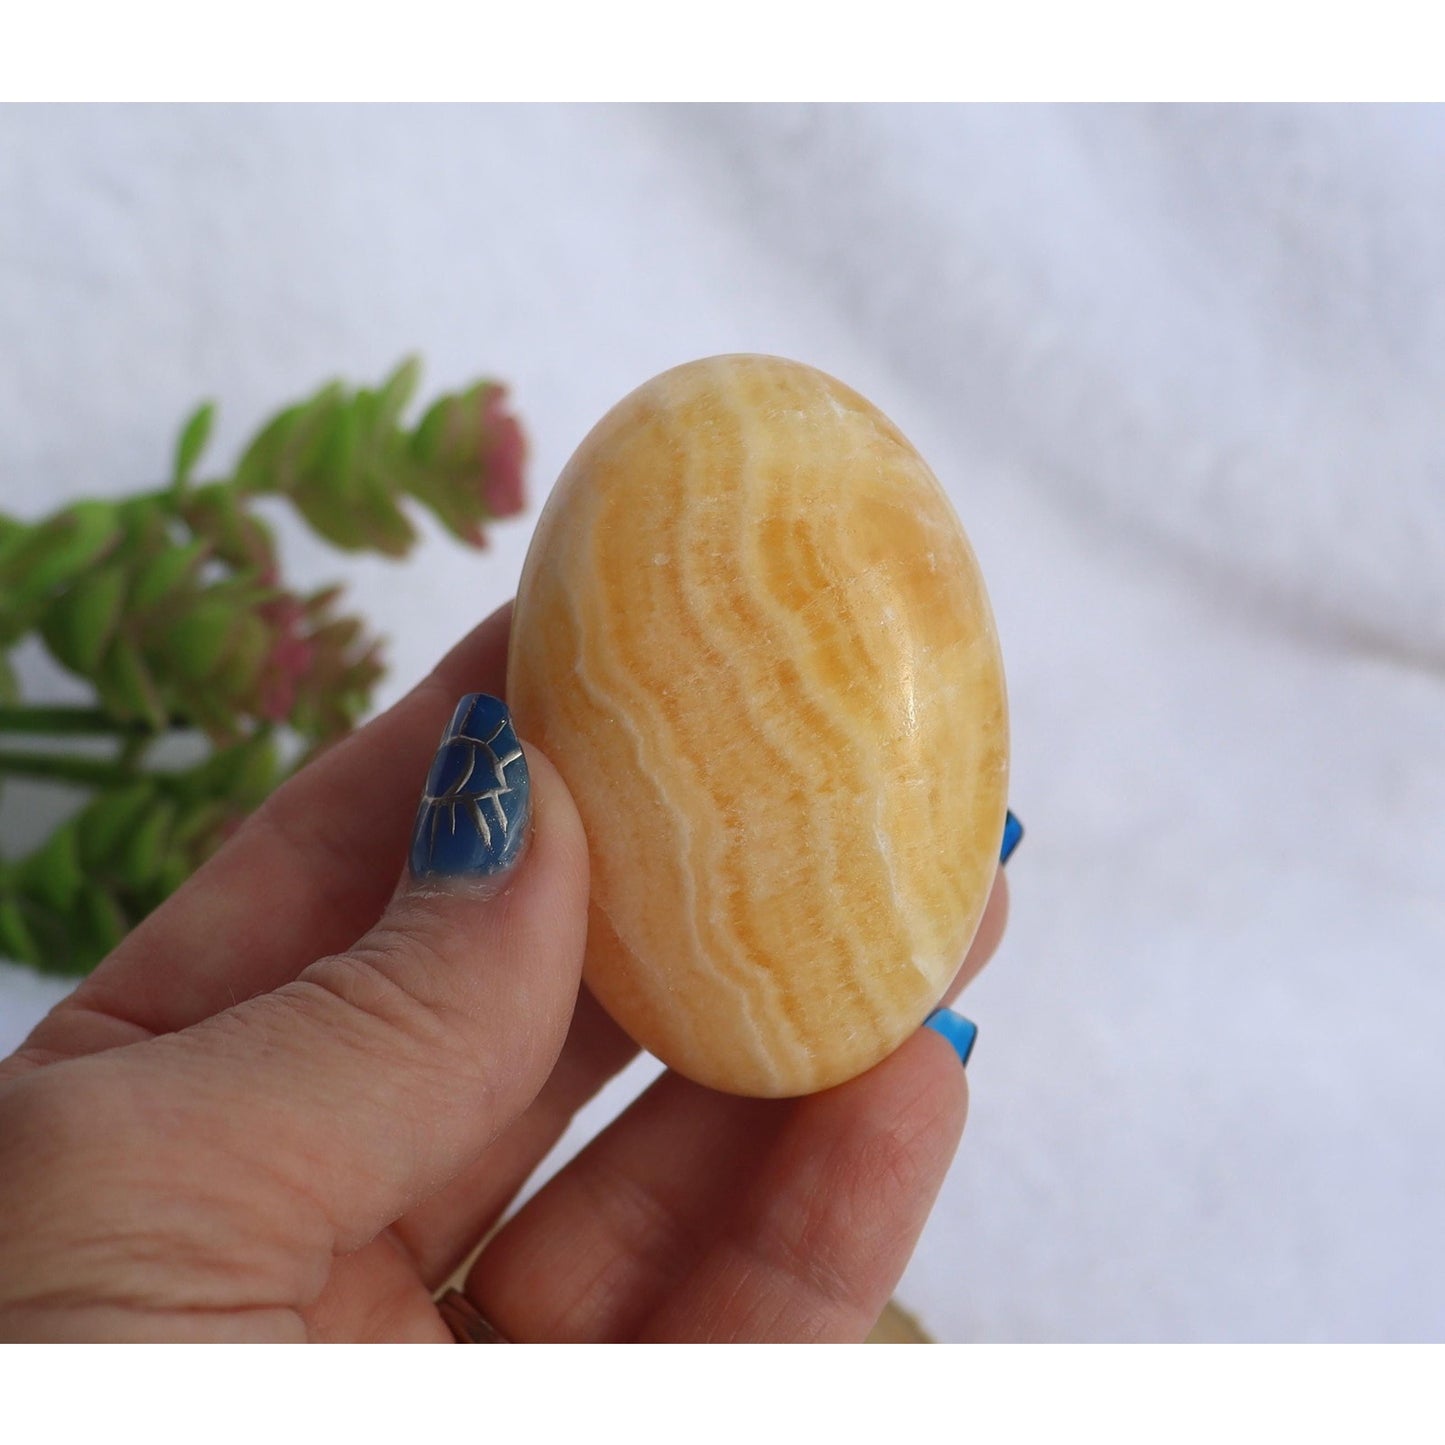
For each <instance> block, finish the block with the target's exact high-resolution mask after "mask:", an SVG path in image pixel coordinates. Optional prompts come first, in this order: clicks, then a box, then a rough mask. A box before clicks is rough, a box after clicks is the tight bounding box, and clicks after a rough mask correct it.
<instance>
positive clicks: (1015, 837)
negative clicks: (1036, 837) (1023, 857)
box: [998, 813, 1024, 863]
mask: <svg viewBox="0 0 1445 1445" xmlns="http://www.w3.org/2000/svg"><path fill="white" fill-rule="evenodd" d="M1023 840H1024V825H1023V824H1022V823H1020V822H1019V820H1018V819H1017V818H1015V817H1014V815H1013V814H1012V813H1009V815H1008V816H1007V817H1006V818H1005V819H1004V820H1003V847H1002V848H1001V849H1000V850H999V855H998V861H999V862H1000V863H1007V862H1008V860H1009V859H1010V858H1012V857H1013V855H1014V849H1015V848H1017V847H1018V845H1019V844H1020V843H1022V842H1023Z"/></svg>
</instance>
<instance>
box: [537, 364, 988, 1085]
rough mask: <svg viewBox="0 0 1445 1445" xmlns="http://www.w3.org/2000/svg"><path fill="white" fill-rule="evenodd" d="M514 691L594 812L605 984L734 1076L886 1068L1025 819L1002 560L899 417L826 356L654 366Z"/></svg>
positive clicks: (598, 948) (548, 567) (549, 524)
mask: <svg viewBox="0 0 1445 1445" xmlns="http://www.w3.org/2000/svg"><path fill="white" fill-rule="evenodd" d="M508 693H509V701H510V703H511V706H512V709H513V713H514V716H515V718H516V723H517V728H518V731H519V732H520V734H521V735H522V736H523V737H524V738H526V739H527V740H528V741H530V742H535V743H536V744H537V745H538V746H539V747H541V749H542V750H543V751H544V752H545V753H546V754H547V756H548V757H550V758H551V759H552V761H553V762H554V763H555V764H556V766H557V767H558V769H559V770H560V771H561V773H562V775H563V777H564V778H565V779H566V780H567V783H568V785H569V787H570V788H571V790H572V793H573V796H574V797H575V798H576V800H577V806H578V808H579V809H580V811H581V814H582V820H583V823H584V824H585V826H586V830H587V837H588V842H589V846H590V851H591V859H592V905H591V916H590V920H589V928H588V939H587V961H586V980H587V983H588V985H589V986H590V987H591V989H592V991H593V992H594V993H595V994H596V996H597V997H598V999H599V1000H600V1001H601V1002H602V1004H603V1005H604V1007H606V1008H607V1010H608V1011H609V1012H610V1013H611V1014H612V1016H613V1017H614V1018H615V1019H616V1020H617V1022H618V1023H619V1024H621V1025H622V1027H623V1028H624V1029H626V1030H627V1032H628V1033H629V1034H631V1035H632V1037H633V1038H634V1039H636V1040H637V1042H638V1043H640V1044H641V1045H643V1047H645V1048H646V1049H648V1050H650V1051H651V1052H652V1053H653V1054H655V1055H656V1056H657V1057H658V1058H660V1059H661V1060H663V1062H665V1063H666V1064H668V1065H670V1066H671V1067H672V1068H673V1069H676V1070H677V1071H678V1072H679V1073H682V1074H686V1075H688V1076H689V1077H690V1078H693V1079H696V1080H698V1081H700V1082H701V1083H704V1084H708V1085H711V1086H712V1087H714V1088H718V1089H724V1090H727V1091H730V1092H733V1093H740V1094H757V1095H773V1096H776V1095H791V1094H803V1093H809V1092H812V1091H814V1090H817V1089H822V1088H826V1087H827V1086H829V1085H831V1084H836V1083H839V1082H841V1081H842V1080H844V1079H848V1078H851V1077H852V1076H853V1075H855V1074H858V1073H861V1072H862V1071H863V1070H864V1069H867V1068H869V1067H870V1066H871V1065H873V1064H874V1063H876V1062H878V1060H880V1059H882V1058H883V1057H885V1056H886V1055H887V1054H888V1053H890V1052H891V1051H892V1050H893V1049H894V1048H896V1047H897V1046H898V1044H900V1043H901V1042H902V1041H903V1039H904V1038H906V1037H907V1036H908V1034H909V1033H910V1032H912V1030H914V1029H916V1028H917V1027H918V1026H919V1025H920V1024H921V1023H922V1022H923V1020H924V1018H925V1017H926V1016H927V1015H928V1013H929V1012H930V1010H931V1009H932V1008H933V1007H934V1006H935V1005H936V1004H937V1002H938V999H939V997H940V995H941V994H942V992H943V990H944V988H945V987H946V986H947V984H948V982H949V980H950V979H951V978H952V976H953V974H954V972H955V970H956V969H957V967H958V965H959V963H960V962H961V961H962V959H963V956H964V954H965V952H966V951H967V948H968V945H969V942H970V941H971V940H972V938H973V935H974V932H975V930H976V929H977V927H978V923H979V920H980V917H981V916H982V913H983V908H984V904H985V902H986V901H987V897H988V893H989V889H990V887H991V886H992V882H993V877H994V871H995V868H996V866H997V861H998V856H999V842H1000V839H1001V837H1002V835H1003V827H1004V813H1005V801H1006V792H1007V780H1008V717H1007V705H1006V701H1005V694H1004V679H1003V667H1002V662H1001V659H1000V656H999V648H998V640H997V636H996V634H995V631H994V623H993V617H992V613H991V611H990V609H989V603H988V598H987V595H986V593H985V591H984V586H983V579H982V577H981V576H980V574H979V569H978V563H977V562H976V560H975V559H974V555H973V551H972V549H971V548H970V546H969V543H968V539H967V537H966V536H965V535H964V532H963V528H962V527H961V526H960V525H959V521H958V518H957V517H956V515H955V514H954V511H953V509H952V507H951V506H950V504H949V501H948V498H947V497H946V496H945V494H944V492H943V489H942V488H941V487H940V486H939V484H938V482H937V480H936V479H935V477H934V476H933V474H932V472H930V471H929V469H928V467H927V466H926V465H925V463H924V461H923V459H922V458H921V457H920V456H919V455H918V453H917V452H916V451H915V450H914V449H913V447H912V446H910V445H909V443H908V441H907V440H906V439H905V438H904V436H903V435H902V434H901V433H900V432H899V431H898V429H897V428H896V427H895V426H894V425H893V424H892V422H890V421H889V420H888V418H887V417H885V416H884V415H883V414H882V413H881V412H879V411H878V410H877V408H876V407H874V406H872V405H870V404H869V403H868V402H867V401H865V400H864V399H863V398H862V397H861V396H859V395H858V394H857V393H856V392H854V391H851V390H849V388H848V387H846V386H844V385H842V384H841V383H840V382H838V381H835V380H834V379H833V378H831V377H829V376H825V375H824V374H823V373H821V372H819V371H815V370H813V369H812V368H811V367H807V366H802V365H799V364H798V363H796V362H791V361H784V360H780V359H778V358H776V357H767V356H720V357H713V358H710V359H708V360H705V361H697V362H693V363H691V364H689V365H686V366H680V367H677V368H676V369H674V370H672V371H668V372H665V373H663V374H662V375H661V376H658V377H656V378H654V379H653V380H652V381H650V382H648V383H647V384H646V385H645V386H642V387H640V388H639V389H638V390H636V391H634V392H633V393H632V394H631V395H630V396H628V397H626V398H625V399H624V400H623V401H621V402H620V403H619V404H618V405H617V406H616V407H614V408H613V409H612V410H611V411H610V412H609V413H608V414H607V415H606V416H605V417H604V418H603V419H602V420H601V421H600V422H599V423H598V424H597V426H596V427H594V428H593V430H592V432H591V433H590V434H589V435H588V437H587V438H586V440H585V441H583V443H582V445H581V446H580V447H578V449H577V451H576V453H575V454H574V456H573V457H572V459H571V461H570V462H568V464H567V467H566V469H565V470H564V471H563V473H562V476H561V478H560V479H559V481H558V483H557V486H556V488H555V490H554V491H553V493H552V495H551V498H550V499H549V501H548V503H547V506H546V509H545V510H544V512H543V514H542V517H541V519H540V521H539V523H538V527H537V532H536V536H535V538H534V540H533V543H532V548H531V551H530V553H529V554H528V557H527V563H526V567H525V568H524V571H523V575H522V581H521V585H520V587H519V589H518V595H517V604H516V612H515V614H514V620H513V624H512V638H511V661H510V673H509V678H508Z"/></svg>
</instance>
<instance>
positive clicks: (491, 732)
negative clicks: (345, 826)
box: [411, 692, 532, 878]
mask: <svg viewBox="0 0 1445 1445" xmlns="http://www.w3.org/2000/svg"><path fill="white" fill-rule="evenodd" d="M531 806H532V788H531V783H530V782H529V780H528V777H527V759H526V757H525V756H524V755H523V753H522V745H521V744H520V743H519V742H518V741H517V732H516V729H515V728H514V727H513V726H512V715H511V713H509V712H508V711H507V705H506V703H504V702H503V701H502V700H501V699H500V698H495V697H488V696H487V695H486V693H482V692H474V693H471V694H469V695H468V696H467V697H464V698H463V699H462V700H461V701H460V702H459V703H458V704H457V710H456V712H454V713H453V714H452V720H451V722H449V723H448V724H447V729H446V731H445V732H444V733H443V734H442V741H441V746H440V747H439V748H438V749H437V753H436V757H434V758H433V759H432V765H431V772H430V773H428V774H427V780H426V791H425V792H424V793H423V794H422V799H421V807H419V808H418V809H417V814H416V826H415V828H414V829H413V830H412V835H411V871H412V873H413V874H414V875H415V876H416V877H418V878H428V877H437V876H445V877H453V876H459V875H466V874H480V875H482V876H486V875H489V874H494V873H502V872H505V871H506V869H508V868H510V867H511V866H512V864H513V863H515V862H516V861H517V855H518V854H519V853H520V852H521V850H522V843H523V841H524V840H525V838H526V835H527V819H528V817H529V815H530V813H531Z"/></svg>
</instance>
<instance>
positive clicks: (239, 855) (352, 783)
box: [21, 604, 511, 1062]
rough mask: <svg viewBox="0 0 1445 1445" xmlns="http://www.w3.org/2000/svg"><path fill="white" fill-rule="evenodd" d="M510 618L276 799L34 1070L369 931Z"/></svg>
mask: <svg viewBox="0 0 1445 1445" xmlns="http://www.w3.org/2000/svg"><path fill="white" fill-rule="evenodd" d="M510 622H511V606H510V604H508V605H507V606H506V607H503V608H501V609H500V610H499V611H497V612H494V613H493V614H492V615H491V616H490V617H489V618H487V620H486V621H485V622H483V623H482V624H481V625H480V626H479V627H477V628H476V629H475V630H474V631H472V632H471V633H470V634H469V635H468V636H467V637H466V638H465V639H463V641H462V642H461V643H459V644H458V645H457V646H456V647H455V648H453V649H452V651H451V652H450V653H448V654H447V656H446V657H445V658H444V659H443V660H442V661H441V662H440V663H439V664H438V666H437V667H436V669H435V670H434V671H433V672H432V673H431V675H430V676H428V677H427V678H426V679H425V680H424V681H422V682H421V683H420V684H418V686H417V687H416V688H414V689H413V690H412V691H411V692H410V693H408V694H407V696H406V697H404V698H403V699H402V700H401V701H400V702H398V703H396V704H395V706H393V707H392V708H390V709H388V711H386V712H385V713H383V714H382V715H381V716H380V717H378V718H376V719H375V721H373V722H371V723H369V724H367V726H365V727H364V728H361V729H360V730H359V731H357V732H355V733H353V734H352V735H351V736H349V737H347V738H345V739H343V740H342V741H341V742H339V743H337V744H336V745H335V746H334V747H332V748H330V749H328V750H327V751H326V752H325V753H323V754H322V755H321V756H320V757H318V758H317V759H316V760H315V761H314V762H312V763H311V764H310V765H309V766H308V767H306V768H304V769H302V771H301V772H300V773H298V774H297V775H296V776H295V777H294V778H292V779H290V780H289V781H288V782H287V783H285V784H284V785H283V786H282V787H281V788H279V789H278V790H277V791H276V792H275V793H273V794H272V795H271V797H270V798H268V799H267V801H266V802H265V803H264V804H263V805H262V806H261V808H260V809H259V810H258V811H257V812H255V813H254V814H252V816H251V817H250V818H249V819H248V820H247V821H246V822H245V823H244V824H243V825H242V827H241V829H240V830H239V831H238V833H237V834H236V835H235V837H233V838H232V839H231V840H230V841H229V842H228V843H227V844H226V846H225V847H223V848H222V849H221V850H220V851H219V852H218V853H217V854H216V855H215V856H214V857H213V858H211V859H210V860H209V861H208V862H207V863H206V864H205V865H204V866H203V867H202V868H201V869H200V870H199V871H198V872H197V873H196V874H195V876H194V877H193V878H192V879H191V880H190V881H189V882H188V883H186V885H185V886H184V887H183V888H181V889H180V890H179V891H178V892H176V893H175V894H174V895H173V896H172V897H171V898H170V899H168V900H167V901H166V902H165V903H164V904H162V905H161V907H160V908H158V909H156V911H155V912H154V913H152V914H151V915H150V916H149V917H148V918H146V919H145V920H144V921H143V922H142V923H140V924H139V925H138V926H137V927H136V928H135V929H134V930H133V931H132V932H131V933H130V934H129V935H128V936H127V937H126V939H125V940H124V941H123V942H122V943H121V944H120V945H119V946H118V947H117V948H116V950H115V951H114V952H113V953H112V954H111V955H110V957H109V958H107V959H106V961H105V962H104V963H102V964H101V965H100V967H99V968H98V969H96V971H95V972H94V973H93V974H92V975H91V976H90V978H88V979H87V980H86V981H85V982H84V983H82V984H81V985H80V987H79V988H78V989H77V990H76V991H75V993H73V994H72V995H70V997H69V998H67V999H66V1000H64V1001H62V1002H61V1003H60V1004H59V1005H58V1006H57V1007H56V1008H55V1009H54V1010H53V1011H52V1012H51V1013H50V1014H49V1015H48V1016H47V1017H46V1018H45V1019H44V1020H42V1022H41V1023H40V1024H39V1025H38V1026H37V1027H36V1029H35V1030H34V1032H33V1033H32V1034H31V1036H30V1038H29V1039H28V1040H27V1041H26V1044H25V1045H24V1047H23V1048H22V1050H21V1053H22V1054H23V1055H24V1056H25V1058H26V1060H28V1061H33V1062H46V1061H49V1060H50V1059H54V1058H57V1057H64V1058H73V1057H77V1056H79V1055H81V1054H86V1053H94V1052H96V1051H98V1050H100V1049H103V1048H111V1047H114V1046H116V1045H118V1044H125V1043H132V1042H134V1041H136V1040H138V1039H141V1038H145V1037H149V1036H150V1035H152V1034H158V1033H169V1032H171V1031H173V1030H175V1029H181V1028H185V1027H186V1026H187V1025H189V1024H193V1023H196V1022H197V1021H198V1020H200V1019H203V1018H207V1017H209V1016H210V1015H211V1014H214V1013H218V1012H220V1011H221V1010H222V1009H224V1008H227V1007H229V1006H230V1005H232V1004H234V1003H237V1002H239V1001H240V1000H242V999H246V998H250V997H251V996H252V995H254V994H258V993H263V992H266V991H267V990H270V989H273V988H276V987H278V986H279V985H281V984H282V983H285V982H287V981H288V980H290V979H293V978H295V977H296V975H297V974H298V973H299V972H300V971H301V970H302V969H303V968H304V967H305V966H306V965H307V964H308V963H310V962H312V961H313V960H314V959H316V958H319V957H321V956H322V955H323V954H327V953H334V952H336V951H337V950H339V949H343V948H346V947H347V946H348V945H350V944H351V943H352V942H354V941H355V940H356V939H357V938H358V937H359V936H360V935H361V934H362V933H364V932H365V931H366V929H367V928H369V927H370V926H371V925H372V924H373V923H374V922H375V921H376V919H377V917H378V916H379V915H380V913H381V910H382V909H383V907H384V906H385V905H386V901H387V898H388V896H389V894H390V893H391V890H392V888H393V886H394V885H395V882H396V876H397V873H398V871H399V869H400V867H401V864H402V859H403V855H404V851H405V847H406V836H407V827H408V824H409V823H410V821H411V817H412V814H413V813H414V811H415V809H416V783H417V778H418V777H419V776H420V775H421V774H422V773H423V772H425V770H426V765H427V759H429V758H430V756H431V753H432V750H433V748H434V747H435V745H436V739H437V734H438V733H439V732H440V730H441V727H442V724H443V722H444V721H445V720H446V717H447V714H448V713H449V712H450V710H451V708H452V707H453V706H454V705H455V703H456V699H457V698H458V697H459V696H461V695H462V694H463V693H468V692H478V691H481V692H491V693H495V694H500V692H501V689H502V686H503V682H504V679H505V676H506V663H507V630H508V627H509V626H510Z"/></svg>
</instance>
